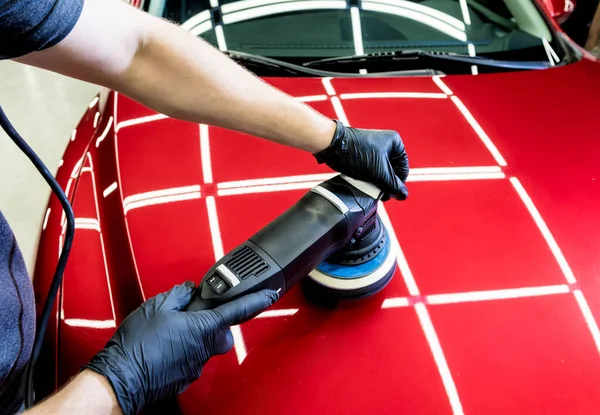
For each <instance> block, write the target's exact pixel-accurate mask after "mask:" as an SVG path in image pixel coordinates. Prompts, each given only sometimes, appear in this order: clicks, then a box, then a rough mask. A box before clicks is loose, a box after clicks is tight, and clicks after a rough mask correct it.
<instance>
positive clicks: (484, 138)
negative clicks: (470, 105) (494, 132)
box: [450, 95, 506, 166]
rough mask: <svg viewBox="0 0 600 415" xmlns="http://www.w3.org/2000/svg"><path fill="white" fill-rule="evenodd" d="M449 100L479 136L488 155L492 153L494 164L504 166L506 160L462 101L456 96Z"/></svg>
mask: <svg viewBox="0 0 600 415" xmlns="http://www.w3.org/2000/svg"><path fill="white" fill-rule="evenodd" d="M450 99H451V100H452V102H454V105H456V107H457V108H458V110H459V111H460V112H461V113H462V115H463V116H464V117H465V119H466V120H467V122H468V123H469V124H470V125H471V127H472V128H473V130H474V131H475V132H476V133H477V135H478V136H479V138H480V139H481V141H482V142H483V144H484V145H485V146H486V147H487V149H488V150H489V151H490V153H492V156H493V157H494V159H495V160H496V162H497V163H498V164H499V165H500V166H506V160H504V157H502V154H500V151H498V149H497V148H496V146H495V145H494V143H493V142H492V140H491V139H490V138H489V137H488V135H487V134H486V133H485V131H483V128H481V126H480V125H479V123H478V122H477V120H475V117H473V115H472V114H471V112H470V111H469V110H468V109H467V107H466V106H465V104H463V103H462V101H461V100H460V99H459V98H458V97H457V96H456V95H452V96H451V97H450Z"/></svg>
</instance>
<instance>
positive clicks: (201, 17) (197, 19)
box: [181, 8, 224, 30]
mask: <svg viewBox="0 0 600 415" xmlns="http://www.w3.org/2000/svg"><path fill="white" fill-rule="evenodd" d="M221 10H223V12H224V8H222V9H221ZM206 20H210V10H204V11H201V12H200V13H198V14H196V15H194V16H192V17H190V18H189V19H188V20H186V21H185V22H184V23H183V24H182V25H181V28H182V29H183V30H190V29H193V28H194V27H195V26H198V25H199V24H201V23H203V22H205V21H206Z"/></svg>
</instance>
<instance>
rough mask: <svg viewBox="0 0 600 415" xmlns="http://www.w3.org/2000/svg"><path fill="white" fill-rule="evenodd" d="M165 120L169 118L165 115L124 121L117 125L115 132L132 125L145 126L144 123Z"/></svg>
mask: <svg viewBox="0 0 600 415" xmlns="http://www.w3.org/2000/svg"><path fill="white" fill-rule="evenodd" d="M166 118H169V117H168V116H166V115H165V114H154V115H147V116H145V117H139V118H132V119H130V120H125V121H121V122H119V123H117V129H116V131H120V130H121V129H123V128H125V127H131V126H133V125H139V124H145V123H149V122H153V121H158V120H164V119H166Z"/></svg>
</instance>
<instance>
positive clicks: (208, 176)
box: [200, 124, 213, 183]
mask: <svg viewBox="0 0 600 415" xmlns="http://www.w3.org/2000/svg"><path fill="white" fill-rule="evenodd" d="M210 157H211V154H210V139H209V134H208V125H206V124H200V160H201V161H202V177H203V179H204V183H212V182H213V176H212V162H211V159H210Z"/></svg>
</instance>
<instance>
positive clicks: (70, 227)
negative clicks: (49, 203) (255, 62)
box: [0, 106, 75, 408]
mask: <svg viewBox="0 0 600 415" xmlns="http://www.w3.org/2000/svg"><path fill="white" fill-rule="evenodd" d="M0 125H1V126H2V128H3V129H4V131H6V134H8V136H9V137H10V138H11V140H12V141H13V142H14V143H15V144H16V145H17V147H19V149H20V150H21V151H22V152H23V153H25V155H26V156H27V157H28V158H29V160H31V162H32V163H33V165H34V166H35V168H36V169H37V170H38V171H39V172H40V174H41V175H42V176H43V177H44V180H46V182H47V183H48V185H49V186H50V188H51V189H52V192H53V193H54V194H55V195H56V197H57V198H58V200H59V201H60V204H61V205H62V208H63V210H64V212H65V216H66V219H67V231H66V235H65V242H64V245H63V248H62V251H61V253H60V257H59V259H58V264H57V265H56V270H55V271H54V276H53V277H52V282H51V283H50V289H49V290H48V295H47V296H46V302H45V304H44V308H43V309H42V314H41V315H40V318H39V320H38V324H37V330H36V333H35V340H34V342H33V352H32V355H31V359H30V360H29V365H28V366H27V375H26V387H25V408H30V407H32V406H33V401H34V396H33V368H34V366H35V363H36V362H37V359H38V357H39V354H40V351H41V348H42V343H43V339H44V334H45V333H46V327H47V326H48V320H49V319H50V313H51V312H52V307H53V306H54V301H55V300H56V295H57V294H58V289H59V287H60V285H61V283H62V277H63V273H64V271H65V267H66V265H67V260H68V258H69V253H70V252H71V245H72V244H73V235H74V232H75V216H74V215H73V208H72V207H71V204H70V203H69V200H68V198H67V196H66V195H65V193H64V192H63V190H62V189H61V187H60V185H59V184H58V182H57V181H56V180H55V179H54V176H53V175H52V173H50V171H49V170H48V168H47V167H46V165H45V164H44V163H43V162H42V160H41V159H40V158H39V157H38V155H37V154H36V153H35V151H33V149H32V148H31V147H29V145H28V144H27V143H26V142H25V140H24V139H23V138H22V137H21V136H20V135H19V133H18V132H17V130H15V128H14V127H13V125H12V124H11V122H10V121H9V120H8V117H7V116H6V114H5V113H4V110H3V109H2V106H0Z"/></svg>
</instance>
